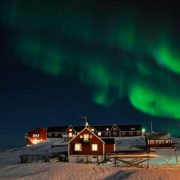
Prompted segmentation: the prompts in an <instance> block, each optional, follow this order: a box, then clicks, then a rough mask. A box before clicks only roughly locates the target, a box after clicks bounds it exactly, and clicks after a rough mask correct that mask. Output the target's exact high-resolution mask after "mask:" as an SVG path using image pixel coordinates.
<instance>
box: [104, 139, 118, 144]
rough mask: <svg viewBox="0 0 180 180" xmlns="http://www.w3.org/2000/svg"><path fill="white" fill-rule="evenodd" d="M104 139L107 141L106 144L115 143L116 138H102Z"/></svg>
mask: <svg viewBox="0 0 180 180" xmlns="http://www.w3.org/2000/svg"><path fill="white" fill-rule="evenodd" d="M102 140H103V141H104V142H105V144H115V139H114V138H102Z"/></svg>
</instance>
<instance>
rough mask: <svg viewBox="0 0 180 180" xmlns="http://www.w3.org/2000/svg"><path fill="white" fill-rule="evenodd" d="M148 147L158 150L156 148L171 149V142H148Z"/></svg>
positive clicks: (168, 140)
mask: <svg viewBox="0 0 180 180" xmlns="http://www.w3.org/2000/svg"><path fill="white" fill-rule="evenodd" d="M148 145H149V147H150V148H151V147H152V148H158V147H160V148H161V147H173V144H172V140H171V139H166V140H148Z"/></svg>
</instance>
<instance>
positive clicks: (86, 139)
mask: <svg viewBox="0 0 180 180" xmlns="http://www.w3.org/2000/svg"><path fill="white" fill-rule="evenodd" d="M84 141H85V142H87V141H89V134H84Z"/></svg>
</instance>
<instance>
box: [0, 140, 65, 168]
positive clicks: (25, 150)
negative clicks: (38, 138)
mask: <svg viewBox="0 0 180 180" xmlns="http://www.w3.org/2000/svg"><path fill="white" fill-rule="evenodd" d="M59 144H61V145H62V146H61V147H53V146H54V145H55V146H56V145H59ZM67 150H68V143H67V142H64V140H63V139H58V140H53V141H49V142H48V141H47V142H45V143H40V144H36V145H33V146H24V147H21V148H14V149H10V150H7V151H5V152H1V153H0V166H1V165H5V164H6V165H9V164H17V163H18V162H20V158H19V156H20V155H22V154H38V155H48V154H52V153H56V152H65V151H66V152H67Z"/></svg>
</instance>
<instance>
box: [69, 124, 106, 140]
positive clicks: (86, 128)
mask: <svg viewBox="0 0 180 180" xmlns="http://www.w3.org/2000/svg"><path fill="white" fill-rule="evenodd" d="M85 130H88V131H89V132H90V133H91V134H92V135H93V136H95V137H96V138H97V139H99V140H100V141H101V142H102V143H104V141H103V140H102V139H101V138H100V137H98V136H97V135H96V134H94V133H93V132H92V131H91V130H90V129H89V128H88V127H84V129H83V130H82V131H81V132H79V134H78V135H76V136H75V137H73V138H72V139H71V140H70V141H69V142H68V143H70V142H72V141H73V140H74V139H76V138H77V137H78V136H79V135H80V134H81V133H83V132H84V131H85Z"/></svg>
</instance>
